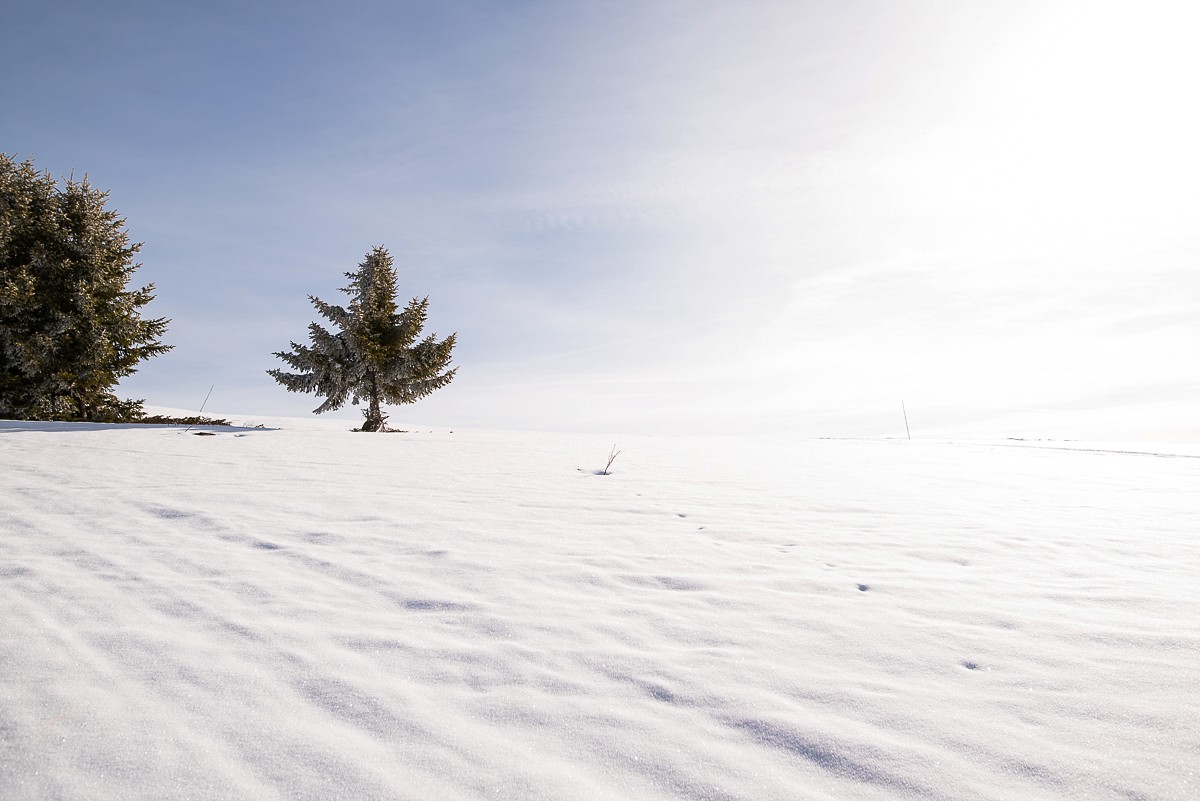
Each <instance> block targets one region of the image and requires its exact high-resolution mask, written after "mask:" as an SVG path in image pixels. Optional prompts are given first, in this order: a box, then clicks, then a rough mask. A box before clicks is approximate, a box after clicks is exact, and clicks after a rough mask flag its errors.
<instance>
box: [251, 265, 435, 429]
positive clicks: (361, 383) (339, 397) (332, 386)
mask: <svg viewBox="0 0 1200 801" xmlns="http://www.w3.org/2000/svg"><path fill="white" fill-rule="evenodd" d="M346 277H347V278H349V279H350V284H349V285H348V286H346V287H343V288H342V290H341V291H342V292H345V293H346V294H347V295H349V296H350V307H349V308H343V307H342V306H334V305H332V304H330V303H326V302H325V301H323V300H321V299H320V298H317V297H314V296H312V295H309V296H308V299H309V300H310V301H312V304H313V306H314V307H316V309H317V311H318V312H319V313H320V314H321V316H322V317H324V318H325V319H326V320H328V321H329V322H331V323H333V325H334V326H336V328H337V330H336V331H335V332H332V333H331V332H330V331H327V330H325V329H324V328H322V327H321V326H320V325H319V324H317V323H312V324H311V325H309V327H308V332H309V339H310V340H311V342H312V344H311V345H310V346H305V345H300V344H297V343H295V342H293V343H291V345H292V349H291V350H290V351H286V352H279V353H276V354H275V355H276V356H278V357H279V358H280V359H283V361H285V362H287V363H288V365H289V366H291V367H292V368H293V369H294V370H296V372H294V373H285V372H283V371H282V370H268V371H267V374H268V375H270V376H271V377H272V378H274V379H275V380H276V381H278V382H279V383H280V384H283V386H285V387H287V389H288V391H290V392H314V393H316V394H317V395H320V396H323V397H324V398H325V402H324V403H322V404H321V405H320V406H318V407H317V408H316V409H314V410H313V412H314V413H315V414H321V413H322V412H328V411H332V410H334V409H340V408H341V407H342V406H344V405H345V404H346V401H347V400H349V401H350V402H351V403H353V404H354V405H355V406H357V405H358V404H359V402H360V401H366V402H367V408H366V409H364V410H363V416H364V417H365V418H366V420H365V421H364V422H363V426H362V430H363V431H384V430H386V427H385V425H384V424H385V422H386V421H387V415H385V414H384V413H383V411H382V409H381V408H380V406H381V404H383V403H389V404H404V403H412V402H414V401H417V400H420V399H421V398H423V397H425V396H426V395H428V394H429V393H431V392H433V391H434V390H435V389H441V388H442V387H444V386H446V385H447V384H449V383H450V381H451V380H452V379H453V378H454V374H455V373H456V372H457V371H458V368H453V369H447V368H448V367H449V365H450V355H451V351H453V350H454V342H455V335H454V334H451V335H450V336H448V337H446V338H445V339H442V340H438V339H437V335H436V334H430V335H429V336H427V337H425V338H424V339H421V340H420V341H418V337H420V336H421V329H423V328H424V327H425V322H426V319H427V318H428V307H429V298H421V299H418V298H413V299H412V300H411V301H409V303H408V306H406V307H405V308H404V310H403V311H398V309H399V307H398V306H397V304H396V270H395V268H394V267H393V266H392V256H391V254H390V253H388V252H387V250H386V249H384V248H382V247H376V248H374V249H373V250H372V251H371V252H370V253H368V254H367V257H366V259H365V260H364V261H363V263H362V264H360V265H359V266H358V271H357V272H353V273H346Z"/></svg>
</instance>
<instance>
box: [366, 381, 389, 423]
mask: <svg viewBox="0 0 1200 801" xmlns="http://www.w3.org/2000/svg"><path fill="white" fill-rule="evenodd" d="M371 390H372V391H371V397H370V398H368V403H367V411H365V412H364V413H363V414H364V415H365V416H366V418H367V419H366V420H364V421H363V425H362V430H363V431H383V430H384V425H383V424H384V422H385V421H386V420H387V417H386V416H385V415H384V414H383V410H381V409H380V408H379V395H378V394H377V393H376V392H375V391H374V390H375V388H374V387H371Z"/></svg>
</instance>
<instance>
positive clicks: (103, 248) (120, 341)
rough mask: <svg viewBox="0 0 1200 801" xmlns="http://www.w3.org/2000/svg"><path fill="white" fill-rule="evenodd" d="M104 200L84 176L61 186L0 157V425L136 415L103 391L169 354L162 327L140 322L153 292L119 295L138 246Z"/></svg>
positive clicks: (149, 288) (131, 406)
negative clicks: (147, 362)
mask: <svg viewBox="0 0 1200 801" xmlns="http://www.w3.org/2000/svg"><path fill="white" fill-rule="evenodd" d="M107 201H108V193H107V192H102V191H100V190H98V189H96V188H95V187H93V186H92V185H91V184H90V183H89V182H88V179H87V176H86V175H85V176H84V178H83V180H82V181H76V180H74V179H73V178H72V179H68V180H67V181H66V183H65V185H64V186H62V187H61V188H60V185H59V182H58V180H57V179H55V178H54V177H53V176H52V175H50V173H49V172H39V171H38V170H37V169H36V168H35V167H34V164H33V162H32V161H31V160H28V159H27V160H25V161H24V162H21V163H17V162H16V160H15V159H13V158H11V157H9V156H8V155H7V154H4V153H0V417H9V418H18V419H49V420H99V421H120V420H128V419H135V418H137V417H140V416H141V401H127V400H126V401H123V400H120V399H118V398H117V397H116V395H114V394H113V392H112V389H113V387H115V386H116V384H117V382H118V381H119V380H120V379H121V378H122V377H124V376H127V375H130V374H132V373H133V372H135V370H136V365H137V364H138V362H140V361H141V360H143V359H146V358H149V357H151V356H157V355H158V354H160V353H164V352H166V351H168V350H170V349H171V346H170V345H163V344H162V343H161V342H160V341H159V338H160V337H161V336H162V335H163V333H164V332H165V331H166V327H167V323H168V322H169V321H168V320H166V319H164V318H159V319H154V320H144V319H142V317H141V314H140V309H141V308H142V307H143V306H145V305H146V304H147V303H149V302H150V301H151V300H153V299H154V295H153V291H154V285H153V284H147V285H146V286H143V287H141V288H140V289H129V288H128V284H129V281H130V279H131V278H132V276H133V273H134V272H135V271H136V270H137V269H138V268H139V267H140V266H141V265H140V264H137V263H135V262H134V254H136V253H137V252H138V251H139V250H140V249H141V247H142V246H141V245H140V244H136V243H131V242H130V241H129V234H128V233H127V232H126V231H125V220H124V219H123V218H122V217H121V216H120V215H119V214H117V212H115V211H112V210H110V209H107V208H105V203H107Z"/></svg>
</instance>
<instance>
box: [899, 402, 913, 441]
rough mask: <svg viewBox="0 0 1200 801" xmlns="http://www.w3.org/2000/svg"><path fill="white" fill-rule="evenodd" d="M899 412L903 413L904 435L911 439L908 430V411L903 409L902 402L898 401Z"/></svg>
mask: <svg viewBox="0 0 1200 801" xmlns="http://www.w3.org/2000/svg"><path fill="white" fill-rule="evenodd" d="M900 411H901V412H903V413H904V433H905V434H908V438H909V439H912V432H911V431H909V430H908V410H907V409H905V408H904V401H900Z"/></svg>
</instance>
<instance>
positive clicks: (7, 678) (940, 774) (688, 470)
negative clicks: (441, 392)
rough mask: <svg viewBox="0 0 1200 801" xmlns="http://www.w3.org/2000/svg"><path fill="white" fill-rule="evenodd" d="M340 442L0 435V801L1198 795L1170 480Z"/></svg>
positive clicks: (1119, 468)
mask: <svg viewBox="0 0 1200 801" xmlns="http://www.w3.org/2000/svg"><path fill="white" fill-rule="evenodd" d="M344 427H345V424H344V422H342V423H339V422H332V423H331V422H321V423H319V424H312V423H308V424H305V425H300V424H296V425H289V426H288V427H287V428H285V429H283V430H228V429H227V430H223V431H218V433H217V435H216V436H194V432H195V430H193V432H188V433H184V432H183V431H182V430H181V429H177V428H176V429H172V428H160V427H129V428H126V427H105V426H72V425H67V424H28V423H3V422H0V464H3V480H2V489H0V534H2V536H3V542H4V545H5V547H4V550H3V553H2V555H0V675H3V677H4V679H3V682H0V798H4V799H12V801H18V800H20V801H26V799H29V800H32V799H42V798H62V799H94V798H124V799H175V798H179V799H184V798H188V799H333V798H347V799H349V798H354V799H372V798H374V799H430V798H455V799H458V798H522V799H523V798H547V799H592V798H595V799H612V798H629V799H655V798H661V799H675V798H688V799H798V798H799V799H908V798H915V799H968V798H970V799H1089V801H1091V800H1092V799H1178V800H1179V801H1183V800H1184V799H1192V798H1195V797H1198V796H1200V777H1198V776H1197V766H1198V765H1200V727H1198V726H1197V724H1196V721H1197V720H1200V677H1198V676H1200V672H1198V670H1197V668H1198V666H1200V600H1198V599H1197V588H1198V587H1200V581H1198V579H1200V543H1198V542H1197V537H1196V524H1195V521H1196V520H1200V493H1198V488H1200V483H1198V481H1197V479H1200V459H1197V458H1195V457H1194V456H1190V455H1182V454H1176V455H1153V454H1148V453H1117V452H1112V451H1114V450H1118V448H1116V447H1107V446H1106V447H1104V448H1099V447H1097V448H1096V449H1094V450H1083V449H1081V448H1085V447H1089V446H1076V445H1063V444H1060V445H1061V448H1046V447H1037V446H1035V445H1031V444H1028V443H1024V444H1021V443H962V442H959V443H946V442H942V443H934V442H919V441H913V442H906V441H844V440H839V441H823V440H791V441H775V442H772V441H767V440H747V439H735V438H725V437H719V436H707V437H690V438H652V437H642V438H628V439H622V440H620V441H618V443H617V444H618V446H619V447H620V448H621V449H622V450H623V453H622V455H621V456H620V457H618V459H617V460H616V462H615V463H614V464H613V467H612V470H613V474H612V475H609V476H598V475H595V471H596V470H598V469H600V468H602V467H603V466H604V462H605V461H606V460H607V456H608V453H609V449H610V447H611V445H612V441H611V440H610V439H604V438H600V437H594V436H567V435H557V434H555V435H551V434H528V433H506V432H477V431H457V432H454V433H451V432H447V431H437V432H430V431H428V430H420V431H412V432H409V433H404V434H386V435H367V434H353V433H350V432H347V431H344V430H340V429H342V428H344ZM214 431H217V430H216V429H214Z"/></svg>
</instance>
